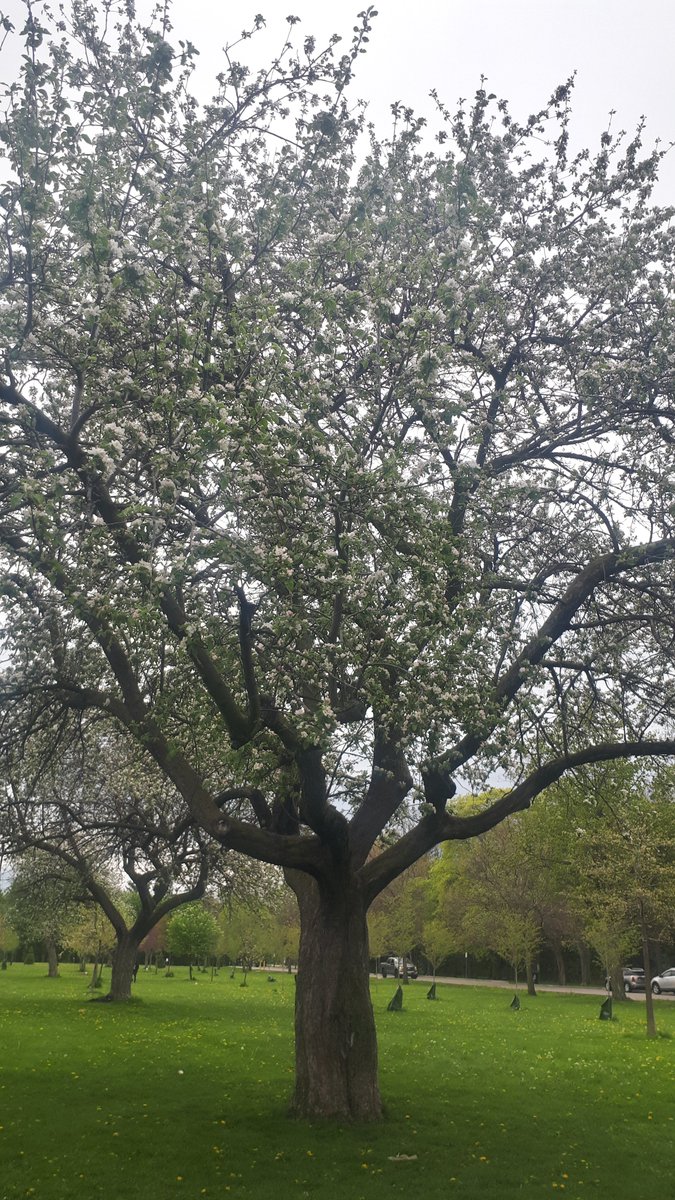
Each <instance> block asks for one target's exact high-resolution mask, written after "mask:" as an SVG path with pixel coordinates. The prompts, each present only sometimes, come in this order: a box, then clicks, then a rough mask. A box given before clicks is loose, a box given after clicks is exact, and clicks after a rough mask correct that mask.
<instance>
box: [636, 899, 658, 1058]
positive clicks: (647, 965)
mask: <svg viewBox="0 0 675 1200" xmlns="http://www.w3.org/2000/svg"><path fill="white" fill-rule="evenodd" d="M640 936H641V938H642V961H643V964H644V969H645V1013H646V1017H647V1037H650V1038H655V1037H657V1036H658V1030H657V1028H656V1015H655V1013H654V995H653V993H652V985H651V978H652V963H651V954H650V951H649V934H648V932H647V922H646V919H645V910H644V904H643V902H642V901H640Z"/></svg>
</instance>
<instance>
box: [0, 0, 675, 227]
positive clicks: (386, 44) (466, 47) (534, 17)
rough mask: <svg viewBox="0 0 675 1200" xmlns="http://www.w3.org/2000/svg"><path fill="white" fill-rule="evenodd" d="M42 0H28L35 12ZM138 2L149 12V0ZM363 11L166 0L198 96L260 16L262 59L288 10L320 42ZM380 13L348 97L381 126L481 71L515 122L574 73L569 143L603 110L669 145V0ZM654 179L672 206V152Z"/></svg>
mask: <svg viewBox="0 0 675 1200" xmlns="http://www.w3.org/2000/svg"><path fill="white" fill-rule="evenodd" d="M42 2H43V0H34V4H35V7H36V8H39V6H40V5H41V4H42ZM94 2H96V0H94ZM137 3H138V7H139V11H143V12H146V13H147V12H148V11H149V10H150V7H151V5H152V0H137ZM54 7H56V3H55V2H54ZM364 7H365V0H328V2H326V0H174V2H173V5H172V8H173V24H174V40H177V38H179V37H181V38H189V39H190V40H191V41H192V42H193V43H194V44H195V45H196V46H197V48H198V49H199V50H200V52H201V53H200V72H199V81H200V87H201V88H203V89H204V95H205V98H206V95H207V94H208V93H210V90H211V89H210V87H209V81H210V80H211V79H212V78H213V76H214V75H215V74H217V72H218V71H219V70H220V69H221V68H222V63H223V59H222V47H223V45H224V44H225V42H228V41H230V42H231V41H233V40H234V39H235V38H236V36H237V34H238V33H239V31H240V30H242V29H244V28H247V27H250V26H251V24H252V22H253V17H254V15H255V14H256V13H257V12H260V13H262V14H263V15H264V17H265V18H266V21H267V30H266V32H265V34H264V35H263V38H262V39H260V41H259V43H256V44H259V50H258V53H259V54H260V55H261V56H263V55H264V56H265V57H269V56H270V55H271V54H273V53H274V50H275V49H276V48H278V47H279V45H280V40H279V39H280V38H282V37H283V34H284V31H285V29H286V23H285V17H286V16H287V15H288V14H289V13H294V14H295V15H297V16H299V17H300V18H301V21H302V24H301V26H300V29H301V31H302V33H303V35H304V34H309V33H314V34H316V35H317V38H318V39H319V40H320V41H322V40H327V39H328V36H329V35H330V34H331V33H333V32H336V33H341V34H342V35H343V36H344V38H345V41H347V42H348V41H349V38H350V36H351V30H352V26H353V25H354V23H355V18H356V14H357V12H358V11H359V9H361V8H364ZM376 7H377V9H378V14H379V15H378V16H377V17H376V18H375V20H374V22H373V32H372V35H371V42H370V47H369V52H368V54H367V55H365V56H363V57H362V58H361V60H360V66H359V73H358V77H357V80H356V84H355V88H354V93H355V94H358V95H360V96H362V97H363V98H365V99H367V100H368V102H369V111H370V115H371V117H372V119H373V120H374V121H375V123H376V125H377V126H378V127H379V128H380V129H382V130H386V129H387V128H388V116H389V105H390V104H391V102H392V101H395V100H400V101H403V102H404V103H406V104H411V105H412V106H413V107H414V108H415V109H416V110H417V111H419V112H420V113H422V114H424V113H431V102H430V101H429V98H428V97H429V91H430V89H431V88H432V87H435V88H436V89H437V90H438V92H439V94H440V96H441V98H442V99H443V100H444V101H445V102H446V103H447V104H449V105H450V107H453V105H454V103H455V101H456V100H457V99H458V98H459V97H460V96H462V97H470V96H471V95H472V94H473V92H474V91H475V89H476V88H477V87H478V86H479V85H480V77H481V75H485V76H486V77H487V81H488V87H489V90H490V91H493V92H496V93H497V94H498V95H499V96H500V97H504V98H506V99H507V100H508V101H509V102H510V105H511V109H512V112H513V115H514V116H515V117H517V118H524V117H525V116H527V115H528V114H529V113H530V112H532V111H534V110H536V109H537V108H539V107H541V105H543V104H544V103H545V101H546V100H547V99H548V97H549V96H550V94H551V92H552V91H553V90H554V88H555V87H556V86H557V85H558V84H559V83H562V82H564V81H565V80H566V79H567V77H568V76H569V75H571V74H572V73H573V72H576V76H577V82H576V87H575V100H574V130H573V132H574V137H575V142H576V143H577V145H580V144H588V145H590V146H594V145H596V144H597V140H598V138H599V135H600V132H601V131H602V129H603V128H604V127H605V126H606V124H607V120H608V114H609V112H610V110H611V109H614V110H615V111H616V115H615V116H614V118H613V127H614V128H621V129H627V130H632V129H634V127H635V125H636V124H637V122H638V121H639V119H640V117H641V116H642V115H644V116H645V117H646V120H647V137H648V138H650V139H655V138H657V137H658V138H660V139H661V141H662V143H664V144H666V145H667V144H669V143H670V142H671V141H674V140H675V99H674V90H675V88H674V80H675V72H674V69H673V59H674V55H675V0H642V3H641V4H640V5H638V4H636V3H634V2H631V3H629V2H628V0H381V3H379V4H377V5H376ZM0 11H1V12H3V13H6V14H8V15H9V16H10V17H11V18H12V19H13V20H14V21H15V23H16V22H18V21H19V20H20V19H21V14H22V12H23V8H22V4H21V0H0ZM15 49H18V47H15V48H13V50H15ZM3 59H4V60H5V61H4V63H0V69H3V73H4V74H7V73H8V72H9V73H11V72H12V67H13V65H14V66H15V64H16V57H15V52H14V53H13V52H12V51H10V53H9V54H8V53H5V54H4V55H3ZM12 60H14V63H12ZM261 61H263V58H261ZM662 177H663V183H662V185H661V187H660V188H659V191H658V199H659V201H660V202H661V203H668V204H670V203H675V151H673V152H671V153H670V154H669V156H668V159H667V160H666V163H665V164H664V168H663V171H662Z"/></svg>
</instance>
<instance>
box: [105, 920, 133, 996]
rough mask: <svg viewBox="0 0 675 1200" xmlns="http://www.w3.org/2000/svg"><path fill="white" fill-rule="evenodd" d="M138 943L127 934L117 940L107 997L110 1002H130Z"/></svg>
mask: <svg viewBox="0 0 675 1200" xmlns="http://www.w3.org/2000/svg"><path fill="white" fill-rule="evenodd" d="M137 954H138V941H137V939H136V938H133V937H130V935H129V934H128V933H125V934H124V935H123V936H119V935H118V938H117V946H116V948H115V953H114V954H113V960H112V977H111V980H110V991H109V992H108V996H109V998H110V999H111V1000H130V999H131V981H132V979H133V974H134V967H135V965H136V955H137Z"/></svg>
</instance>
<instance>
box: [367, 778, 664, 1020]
mask: <svg viewBox="0 0 675 1200" xmlns="http://www.w3.org/2000/svg"><path fill="white" fill-rule="evenodd" d="M674 786H675V780H674V779H673V775H672V772H671V771H665V772H661V773H659V774H657V775H654V774H653V773H652V772H647V771H645V770H641V769H639V768H637V767H635V766H634V765H632V764H625V763H624V764H614V765H612V766H611V767H603V768H602V769H594V770H586V771H584V772H581V773H579V774H578V775H577V776H576V777H573V778H570V779H568V780H566V781H564V782H561V783H559V784H557V785H556V786H555V787H553V788H551V789H549V791H548V792H547V794H546V797H545V803H542V804H540V805H538V806H535V807H534V808H533V809H532V811H531V812H529V813H528V814H527V815H526V816H525V815H516V816H514V817H512V818H511V819H510V820H509V821H508V822H505V823H504V824H503V825H500V826H498V827H497V828H495V829H493V830H491V831H490V832H488V833H486V834H483V835H482V836H480V837H479V838H477V839H475V840H474V841H472V842H465V843H450V844H448V845H447V846H445V847H444V848H443V853H442V854H441V855H440V856H439V857H437V858H435V859H433V860H431V861H429V862H427V863H426V864H425V865H424V866H421V865H419V864H418V867H417V868H416V869H415V870H414V871H412V872H409V873H408V875H407V876H406V877H403V879H402V880H401V881H399V885H398V886H397V887H395V888H393V889H389V894H387V893H385V894H384V896H383V897H381V899H380V902H379V903H378V904H377V905H375V906H373V909H372V910H371V914H370V918H369V928H370V937H371V949H372V950H373V951H380V952H382V953H384V952H386V951H387V949H388V948H389V947H391V946H397V947H398V948H399V949H402V950H406V951H408V952H411V951H412V950H413V949H415V948H418V949H419V950H420V951H421V952H422V953H423V954H424V956H425V958H426V959H427V961H428V962H429V963H430V965H431V967H432V968H433V969H435V968H436V967H437V966H438V965H439V964H441V963H442V962H443V961H444V960H446V959H447V958H448V957H450V956H453V955H458V954H463V953H466V952H469V953H471V954H472V955H473V956H481V955H485V954H487V953H491V954H493V955H498V956H499V957H500V958H501V959H502V960H504V962H506V963H508V964H509V965H510V968H511V970H512V972H514V973H515V977H516V980H517V978H518V973H519V971H522V972H523V974H524V975H525V976H526V977H527V981H528V985H529V987H530V989H531V990H533V969H534V966H535V964H536V962H537V960H538V959H539V957H540V955H541V953H542V950H543V949H544V948H546V949H547V950H548V951H549V953H550V954H551V956H552V958H553V960H554V962H555V967H556V971H557V977H558V980H559V982H560V983H561V984H565V982H566V953H567V952H569V951H570V950H573V951H575V952H576V954H578V956H579V960H580V976H581V981H582V983H589V982H590V967H591V956H593V958H594V959H595V962H596V964H597V966H598V967H599V969H600V970H601V972H602V978H603V979H604V978H606V977H608V976H609V977H610V978H611V979H612V980H613V981H614V984H615V986H614V996H615V998H616V1000H617V1001H620V1000H621V999H623V976H622V966H623V965H624V964H625V963H626V962H627V961H630V959H631V958H633V959H635V958H636V957H637V958H639V959H641V960H642V962H643V964H644V968H645V973H646V976H647V978H648V979H649V978H650V977H651V975H652V974H654V973H655V972H654V971H653V970H652V961H653V960H652V948H653V947H654V946H656V947H659V946H660V945H661V944H662V945H663V947H664V949H665V948H670V949H672V948H673V947H674V945H675V906H674V904H673V898H674V897H675V802H674V800H673V795H674ZM490 800H491V797H490V796H489V795H488V796H483V797H481V798H478V799H472V800H469V799H467V800H465V801H464V804H465V807H466V811H467V812H468V811H474V812H476V811H480V809H481V808H482V807H484V806H485V805H486V804H487V803H490ZM661 953H663V951H662V952H661ZM658 965H659V966H660V965H663V964H662V962H659V964H658ZM650 1000H651V997H650V996H649V995H648V1004H647V1017H648V1030H649V1032H650V1033H654V1032H655V1025H654V1018H653V1009H652V1005H651V1003H650Z"/></svg>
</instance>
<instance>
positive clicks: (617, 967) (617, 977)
mask: <svg viewBox="0 0 675 1200" xmlns="http://www.w3.org/2000/svg"><path fill="white" fill-rule="evenodd" d="M609 977H610V979H611V981H612V1002H613V1003H617V1002H620V1001H625V1000H626V990H625V988H624V986H623V965H622V960H621V959H619V960H618V962H615V963H610V966H609Z"/></svg>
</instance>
